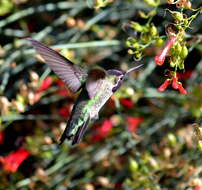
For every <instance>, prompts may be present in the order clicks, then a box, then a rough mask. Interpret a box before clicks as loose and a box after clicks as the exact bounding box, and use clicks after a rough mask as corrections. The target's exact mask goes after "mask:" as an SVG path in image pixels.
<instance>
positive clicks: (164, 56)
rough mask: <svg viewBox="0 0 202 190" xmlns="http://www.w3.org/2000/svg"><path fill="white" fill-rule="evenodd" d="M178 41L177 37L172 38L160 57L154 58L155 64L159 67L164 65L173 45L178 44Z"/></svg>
mask: <svg viewBox="0 0 202 190" xmlns="http://www.w3.org/2000/svg"><path fill="white" fill-rule="evenodd" d="M176 40H177V37H176V36H172V37H170V40H169V41H168V43H167V44H166V46H165V47H164V49H163V50H162V52H161V53H160V55H159V56H155V57H154V60H155V63H156V64H157V65H163V63H164V61H165V58H166V56H167V55H168V52H169V50H170V48H171V47H172V46H173V44H174V43H175V42H176Z"/></svg>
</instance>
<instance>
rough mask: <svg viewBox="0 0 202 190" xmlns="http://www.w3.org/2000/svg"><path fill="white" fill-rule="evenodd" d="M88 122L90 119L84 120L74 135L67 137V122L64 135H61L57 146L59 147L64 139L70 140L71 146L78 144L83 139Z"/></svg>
mask: <svg viewBox="0 0 202 190" xmlns="http://www.w3.org/2000/svg"><path fill="white" fill-rule="evenodd" d="M89 122H90V117H89V118H88V119H87V120H86V122H84V123H83V125H81V126H80V127H79V128H78V130H77V132H76V134H75V135H72V134H71V135H68V129H69V122H68V123H67V126H66V129H65V131H64V133H63V134H62V137H61V138H60V143H59V145H61V144H62V143H63V142H64V141H65V139H68V140H71V141H72V145H74V144H77V143H79V142H80V140H81V138H82V137H83V135H84V133H85V131H86V129H87V126H88V124H89Z"/></svg>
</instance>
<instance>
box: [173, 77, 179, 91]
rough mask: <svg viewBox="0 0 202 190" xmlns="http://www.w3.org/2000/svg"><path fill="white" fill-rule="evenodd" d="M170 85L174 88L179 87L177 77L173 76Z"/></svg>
mask: <svg viewBox="0 0 202 190" xmlns="http://www.w3.org/2000/svg"><path fill="white" fill-rule="evenodd" d="M172 87H173V88H174V89H178V88H179V83H178V78H177V77H173V79H172Z"/></svg>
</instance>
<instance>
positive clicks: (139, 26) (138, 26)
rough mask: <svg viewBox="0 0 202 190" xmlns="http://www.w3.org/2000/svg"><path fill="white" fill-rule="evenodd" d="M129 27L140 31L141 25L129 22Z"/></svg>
mask: <svg viewBox="0 0 202 190" xmlns="http://www.w3.org/2000/svg"><path fill="white" fill-rule="evenodd" d="M130 26H131V28H133V29H134V30H136V31H137V32H142V29H143V27H142V26H141V25H140V24H139V23H138V22H133V21H132V22H131V23H130Z"/></svg>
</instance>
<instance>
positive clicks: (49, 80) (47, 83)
mask: <svg viewBox="0 0 202 190" xmlns="http://www.w3.org/2000/svg"><path fill="white" fill-rule="evenodd" d="M52 83H53V80H52V78H51V77H46V78H45V79H44V80H43V82H42V83H41V86H40V87H39V89H38V90H37V92H38V93H40V92H43V91H45V90H46V89H47V88H49V87H50V86H51V85H52Z"/></svg>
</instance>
